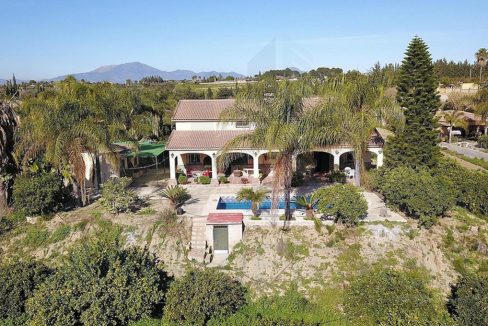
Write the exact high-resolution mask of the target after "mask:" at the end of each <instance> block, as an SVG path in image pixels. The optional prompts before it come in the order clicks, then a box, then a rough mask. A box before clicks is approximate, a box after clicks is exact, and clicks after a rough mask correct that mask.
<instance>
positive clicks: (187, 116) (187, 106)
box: [173, 96, 321, 121]
mask: <svg viewBox="0 0 488 326" xmlns="http://www.w3.org/2000/svg"><path fill="white" fill-rule="evenodd" d="M320 102H321V98H320V97H317V96H315V97H308V98H304V99H303V105H304V107H305V109H310V108H313V107H316V106H317V105H319V104H320ZM235 103H236V100H235V99H225V100H180V101H179V102H178V105H177V106H176V110H175V113H174V115H173V121H216V120H219V118H220V114H221V113H222V112H223V111H224V110H225V109H228V108H231V107H232V106H233V105H234V104H235Z"/></svg>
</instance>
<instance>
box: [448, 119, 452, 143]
mask: <svg viewBox="0 0 488 326" xmlns="http://www.w3.org/2000/svg"><path fill="white" fill-rule="evenodd" d="M451 141H452V124H451V125H450V126H449V144H450V143H451Z"/></svg>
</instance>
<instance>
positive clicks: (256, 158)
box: [166, 99, 386, 185]
mask: <svg viewBox="0 0 488 326" xmlns="http://www.w3.org/2000/svg"><path fill="white" fill-rule="evenodd" d="M307 100H308V101H310V100H311V99H307ZM234 103H235V100H234V99H225V100H181V101H179V103H178V105H177V107H176V111H175V113H174V115H173V118H172V122H173V124H174V130H173V132H172V133H171V135H170V138H169V141H168V143H167V146H166V150H167V151H169V158H170V164H169V165H170V182H171V183H176V181H177V180H176V178H177V174H178V173H183V174H186V175H187V176H189V177H191V176H199V175H208V176H210V177H211V180H212V183H213V184H217V183H218V176H220V175H232V174H233V173H234V171H235V170H238V171H239V172H240V173H241V174H242V177H243V178H242V180H243V182H244V183H250V184H255V185H257V184H260V183H261V180H263V179H264V180H265V177H266V176H267V175H272V173H273V163H274V160H273V155H272V153H271V154H270V153H269V151H268V150H266V149H264V148H263V149H255V148H245V147H242V148H236V149H235V150H233V152H234V153H236V156H238V155H239V154H241V155H240V156H239V157H237V158H236V160H234V161H233V162H231V163H230V165H229V167H227V168H226V169H225V170H224V169H222V168H219V166H218V164H217V158H218V156H219V154H220V150H221V149H222V147H223V146H224V145H225V144H226V143H227V142H228V141H230V140H231V139H233V138H234V137H235V136H237V135H240V134H242V133H246V132H249V131H250V130H252V128H253V126H252V124H246V123H243V122H241V121H234V122H223V121H220V115H221V113H222V112H223V111H224V110H225V109H227V108H229V107H232V106H233V105H234ZM385 138H386V135H385V133H384V131H382V130H380V129H378V130H376V131H375V132H374V134H373V135H372V136H371V140H370V143H369V152H368V155H367V157H366V161H367V162H369V164H371V165H374V166H376V167H379V166H381V165H382V164H383V146H384V141H385ZM352 151H353V149H352V147H351V146H349V145H347V144H338V145H336V146H331V147H327V148H316V149H314V151H313V160H314V162H313V163H312V170H313V171H311V172H312V173H320V172H327V171H330V170H332V169H341V170H342V169H344V168H346V167H349V168H353V167H354V162H353V156H352ZM300 156H301V155H298V157H296V158H295V159H294V168H295V169H296V168H297V167H300V165H305V164H306V163H305V162H304V160H301V159H300Z"/></svg>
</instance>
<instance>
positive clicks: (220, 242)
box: [213, 225, 229, 251]
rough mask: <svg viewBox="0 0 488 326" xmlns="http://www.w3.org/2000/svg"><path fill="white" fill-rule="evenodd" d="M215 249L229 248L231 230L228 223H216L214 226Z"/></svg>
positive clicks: (224, 249)
mask: <svg viewBox="0 0 488 326" xmlns="http://www.w3.org/2000/svg"><path fill="white" fill-rule="evenodd" d="M213 239H214V250H216V251H218V250H221V251H228V250H229V230H228V227H227V225H214V227H213Z"/></svg>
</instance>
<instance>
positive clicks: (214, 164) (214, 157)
mask: <svg viewBox="0 0 488 326" xmlns="http://www.w3.org/2000/svg"><path fill="white" fill-rule="evenodd" d="M210 158H211V159H212V181H214V180H215V181H217V182H218V176H217V153H212V155H210ZM212 183H214V182H212Z"/></svg>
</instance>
